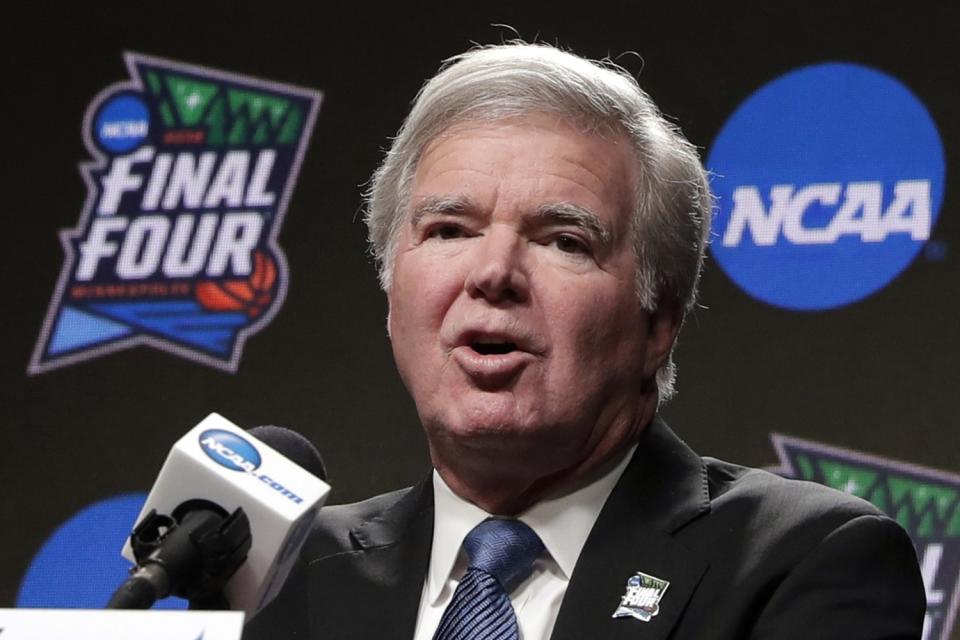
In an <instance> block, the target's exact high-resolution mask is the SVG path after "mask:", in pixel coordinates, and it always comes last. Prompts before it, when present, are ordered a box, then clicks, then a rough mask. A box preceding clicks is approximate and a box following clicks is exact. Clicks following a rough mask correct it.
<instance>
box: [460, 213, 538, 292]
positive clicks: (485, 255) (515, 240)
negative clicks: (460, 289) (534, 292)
mask: <svg viewBox="0 0 960 640" xmlns="http://www.w3.org/2000/svg"><path fill="white" fill-rule="evenodd" d="M525 252H526V242H525V241H524V239H523V238H521V237H520V236H518V235H516V234H515V233H513V232H512V231H507V230H496V229H495V230H492V231H490V232H489V233H487V235H485V236H484V237H483V238H481V239H480V241H479V244H478V246H477V251H476V254H475V255H474V260H473V264H472V265H471V268H470V272H469V273H468V274H467V278H466V281H465V282H464V289H465V290H466V292H467V294H469V295H470V296H471V297H473V298H485V299H486V300H488V301H490V302H498V303H499V302H507V301H512V302H524V301H526V300H527V298H528V296H529V294H530V283H529V279H528V276H527V270H526V265H525Z"/></svg>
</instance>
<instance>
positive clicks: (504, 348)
mask: <svg viewBox="0 0 960 640" xmlns="http://www.w3.org/2000/svg"><path fill="white" fill-rule="evenodd" d="M470 348H472V349H473V350H474V351H476V352H477V353H479V354H480V355H482V356H493V355H503V354H505V353H511V352H513V351H516V350H517V345H516V344H514V343H513V342H497V341H493V342H487V341H483V342H481V341H474V342H471V343H470Z"/></svg>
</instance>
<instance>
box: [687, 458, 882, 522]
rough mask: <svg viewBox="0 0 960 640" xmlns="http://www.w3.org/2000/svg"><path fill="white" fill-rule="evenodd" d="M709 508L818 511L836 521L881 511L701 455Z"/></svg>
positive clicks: (819, 486)
mask: <svg viewBox="0 0 960 640" xmlns="http://www.w3.org/2000/svg"><path fill="white" fill-rule="evenodd" d="M703 462H704V466H705V467H706V471H707V488H708V491H709V495H710V504H711V508H712V509H728V508H733V509H742V508H749V509H752V510H759V513H761V514H764V515H769V516H781V517H790V516H791V514H792V515H793V516H794V517H809V516H811V515H815V514H821V515H823V516H824V517H827V518H828V519H831V520H833V519H836V520H837V521H843V520H848V519H850V518H856V517H858V516H864V515H871V516H879V515H883V513H882V512H881V511H880V510H879V509H877V507H875V506H874V505H873V504H871V503H870V502H867V501H866V500H863V499H861V498H858V497H856V496H854V495H851V494H849V493H846V492H843V491H838V490H836V489H832V488H830V487H827V486H824V485H822V484H819V483H816V482H808V481H806V480H794V479H790V478H784V477H782V476H779V475H777V474H775V473H771V472H770V471H766V470H763V469H756V468H752V467H745V466H742V465H738V464H734V463H731V462H726V461H724V460H719V459H717V458H711V457H704V458H703Z"/></svg>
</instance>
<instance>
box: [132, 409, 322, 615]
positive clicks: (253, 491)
mask: <svg viewBox="0 0 960 640" xmlns="http://www.w3.org/2000/svg"><path fill="white" fill-rule="evenodd" d="M329 493H330V486H329V485H328V484H327V483H326V482H324V481H323V480H320V479H319V478H317V477H316V476H313V475H312V474H310V473H309V472H307V471H305V470H304V469H303V468H302V467H300V466H299V465H297V464H295V463H293V462H291V461H290V460H288V459H287V458H285V457H283V456H282V455H280V454H279V453H277V452H276V451H275V450H273V449H272V448H270V447H269V446H267V445H266V444H264V443H263V442H261V441H260V440H257V439H256V438H255V437H253V436H251V435H250V434H249V433H248V432H246V431H244V430H243V429H241V428H240V427H238V426H236V425H235V424H233V423H231V422H230V421H229V420H227V419H226V418H224V417H223V416H220V415H218V414H216V413H211V414H210V415H209V416H207V417H206V418H204V419H203V421H201V422H200V424H198V425H197V426H196V427H194V428H193V429H191V430H190V431H189V432H187V434H186V435H185V436H183V437H182V438H180V440H178V441H177V442H176V444H174V445H173V448H172V449H171V450H170V454H169V455H168V456H167V460H166V462H164V464H163V468H162V469H161V470H160V475H159V476H158V477H157V481H156V483H154V485H153V489H151V490H150V495H149V496H147V501H146V503H145V504H144V506H143V510H142V511H141V512H140V515H139V516H138V517H137V522H140V521H141V520H142V519H143V517H144V516H145V515H146V514H147V513H149V512H150V510H151V509H156V510H157V512H158V513H161V514H167V515H169V514H171V513H172V512H173V510H174V509H175V508H176V507H177V506H178V505H180V504H181V503H183V502H186V501H187V500H192V499H198V498H199V499H203V500H209V501H210V502H213V503H215V504H217V505H219V506H221V507H223V509H225V510H226V511H227V512H228V513H232V512H233V511H234V510H235V509H236V508H237V507H243V510H244V511H245V512H246V514H247V517H248V518H249V520H250V533H251V537H252V546H251V548H250V552H249V554H248V555H247V560H246V562H244V563H243V564H242V565H241V566H240V568H239V569H238V570H237V572H236V573H235V574H234V575H233V577H231V578H230V580H229V581H228V582H227V584H226V587H225V588H224V595H225V596H226V597H227V600H228V602H229V603H230V608H231V609H242V610H243V611H245V612H246V615H247V620H249V619H250V618H252V617H253V616H254V614H256V612H257V611H259V610H260V609H262V608H263V607H264V606H266V605H267V603H269V602H270V600H272V599H273V597H274V596H276V595H277V592H279V590H280V588H281V587H282V586H283V583H284V581H285V580H286V579H287V575H288V574H289V573H290V569H291V568H292V567H293V565H294V563H295V562H296V561H297V557H298V556H299V552H300V548H301V547H302V546H303V542H304V540H306V537H307V534H308V533H309V532H310V529H311V527H312V525H313V523H314V520H315V519H316V517H317V513H318V512H319V511H320V507H321V506H323V503H324V502H325V501H326V498H327V495H328V494H329ZM122 554H123V557H125V558H126V559H127V560H129V561H130V562H136V561H135V559H134V556H133V549H132V548H131V546H130V540H129V538H128V539H127V541H126V543H125V544H124V547H123V551H122Z"/></svg>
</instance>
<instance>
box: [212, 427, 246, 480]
mask: <svg viewBox="0 0 960 640" xmlns="http://www.w3.org/2000/svg"><path fill="white" fill-rule="evenodd" d="M199 440H200V447H201V449H203V452H204V453H205V454H207V457H209V458H210V459H211V460H213V461H214V462H216V463H217V464H219V465H221V466H223V467H226V468H227V469H231V470H232V471H245V472H247V473H253V472H254V471H255V470H256V469H257V467H259V466H260V452H259V451H257V449H256V447H254V446H253V445H252V444H250V443H249V442H248V441H247V440H246V439H245V438H242V437H240V436H238V435H237V434H235V433H231V432H230V431H225V430H223V429H207V430H206V431H204V432H203V433H201V434H200V438H199Z"/></svg>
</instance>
